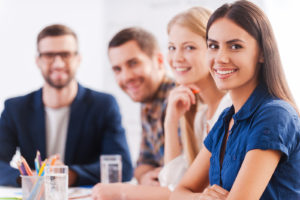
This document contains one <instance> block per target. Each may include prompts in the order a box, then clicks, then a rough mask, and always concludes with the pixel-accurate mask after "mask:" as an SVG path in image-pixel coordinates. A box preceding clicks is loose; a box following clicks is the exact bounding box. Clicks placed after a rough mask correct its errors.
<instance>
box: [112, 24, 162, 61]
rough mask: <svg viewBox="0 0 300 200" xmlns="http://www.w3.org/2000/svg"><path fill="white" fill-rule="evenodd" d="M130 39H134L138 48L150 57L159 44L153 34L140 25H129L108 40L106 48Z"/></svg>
mask: <svg viewBox="0 0 300 200" xmlns="http://www.w3.org/2000/svg"><path fill="white" fill-rule="evenodd" d="M132 40H133V41H136V42H137V44H138V46H139V48H140V49H141V50H142V51H143V52H144V53H145V54H146V55H148V56H149V57H150V58H152V57H153V55H154V53H155V52H156V51H158V50H159V45H158V42H157V40H156V38H155V37H154V35H153V34H151V33H150V32H148V31H146V30H144V29H142V28H140V27H130V28H126V29H123V30H121V31H119V32H118V33H117V34H116V35H115V36H114V37H113V38H112V39H111V40H110V42H109V44H108V49H109V48H112V47H118V46H121V45H123V44H124V43H126V42H129V41H132Z"/></svg>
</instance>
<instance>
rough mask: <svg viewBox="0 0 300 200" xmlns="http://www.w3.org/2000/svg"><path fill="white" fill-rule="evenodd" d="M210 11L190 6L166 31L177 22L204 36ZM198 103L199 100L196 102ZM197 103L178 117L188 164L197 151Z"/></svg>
mask: <svg viewBox="0 0 300 200" xmlns="http://www.w3.org/2000/svg"><path fill="white" fill-rule="evenodd" d="M210 14H211V12H210V11H209V10H207V9H205V8H202V7H192V8H190V9H188V10H186V11H184V12H181V13H179V14H177V15H176V16H175V17H173V18H172V19H171V21H170V22H169V23H168V27H167V32H168V34H169V33H170V30H171V29H172V27H173V26H174V25H175V24H177V25H180V26H183V27H186V28H188V29H189V30H190V31H192V32H194V33H196V34H198V35H200V36H202V37H203V38H205V35H206V24H207V21H208V19H209V17H210ZM197 103H199V102H197ZM197 107H198V105H197V104H195V105H192V106H191V107H190V109H189V110H188V111H187V112H186V113H185V114H184V117H182V118H181V119H180V128H181V138H182V143H183V149H184V153H185V155H186V156H187V159H188V162H189V164H191V163H192V162H193V160H194V159H195V158H196V156H197V154H198V152H199V144H198V141H197V140H196V136H195V130H194V121H195V116H196V113H197Z"/></svg>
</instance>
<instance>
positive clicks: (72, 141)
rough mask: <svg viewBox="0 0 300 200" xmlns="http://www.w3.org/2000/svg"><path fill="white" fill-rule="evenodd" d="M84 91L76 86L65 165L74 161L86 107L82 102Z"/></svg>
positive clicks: (79, 86)
mask: <svg viewBox="0 0 300 200" xmlns="http://www.w3.org/2000/svg"><path fill="white" fill-rule="evenodd" d="M85 93H86V89H85V88H84V87H82V86H81V85H80V84H78V92H77V95H76V98H75V99H74V101H73V103H72V104H71V111H70V120H69V125H68V133H67V141H66V149H65V164H72V163H74V161H75V155H76V150H79V149H78V144H79V141H80V138H81V135H82V134H83V133H82V124H83V123H84V118H85V116H86V115H85V112H86V111H87V105H86V103H85V102H84V97H85Z"/></svg>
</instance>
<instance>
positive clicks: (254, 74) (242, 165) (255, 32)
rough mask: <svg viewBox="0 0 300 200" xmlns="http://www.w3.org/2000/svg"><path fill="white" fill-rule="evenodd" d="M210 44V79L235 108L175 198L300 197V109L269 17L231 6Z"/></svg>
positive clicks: (219, 16) (214, 22)
mask: <svg viewBox="0 0 300 200" xmlns="http://www.w3.org/2000/svg"><path fill="white" fill-rule="evenodd" d="M206 40H207V46H208V53H207V58H208V63H209V67H210V71H211V74H212V76H213V78H214V80H215V82H216V85H217V86H218V88H219V89H224V90H228V91H229V94H230V96H231V98H232V102H233V106H232V107H230V108H228V109H225V110H224V111H223V113H222V114H221V116H220V117H219V119H218V121H217V122H216V124H215V126H214V127H213V129H212V130H211V132H210V133H209V134H208V136H207V138H206V139H205V141H204V145H205V148H203V150H202V151H201V152H200V153H199V154H198V156H197V158H196V160H195V161H194V163H193V164H192V166H191V167H190V168H189V170H188V171H187V173H186V174H185V176H184V177H183V179H182V180H181V182H180V184H179V186H178V187H177V189H176V190H175V192H174V193H173V194H172V195H171V199H172V200H176V199H185V200H187V199H193V200H196V199H197V200H200V199H238V200H240V199H243V200H247V199H251V200H252V199H266V200H267V199H300V170H299V169H300V118H299V111H298V109H297V106H296V104H295V102H294V100H293V98H292V95H291V93H290V90H289V88H288V86H287V82H286V79H285V77H284V73H283V69H282V66H281V61H280V57H279V52H278V48H277V45H276V41H275V38H274V35H273V31H272V28H271V25H270V23H269V21H268V19H267V17H266V16H265V14H264V13H263V12H262V11H261V10H260V9H259V8H258V7H257V6H256V5H254V4H253V3H250V2H248V1H237V2H235V3H233V4H225V5H223V6H222V7H220V8H219V9H217V10H216V11H215V12H214V13H213V15H212V16H211V17H210V19H209V21H208V24H207V37H206ZM209 184H210V185H211V186H209V187H207V186H208V185H209Z"/></svg>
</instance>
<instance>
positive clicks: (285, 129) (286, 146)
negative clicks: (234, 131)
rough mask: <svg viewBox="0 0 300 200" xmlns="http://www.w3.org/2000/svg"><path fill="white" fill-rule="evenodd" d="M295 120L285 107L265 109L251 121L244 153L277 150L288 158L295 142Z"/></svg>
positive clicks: (297, 128) (293, 115) (294, 116)
mask: <svg viewBox="0 0 300 200" xmlns="http://www.w3.org/2000/svg"><path fill="white" fill-rule="evenodd" d="M297 118H299V117H298V116H296V114H293V113H292V112H290V110H289V109H287V108H285V107H282V106H278V105H277V106H268V107H265V108H264V109H263V110H262V111H260V112H258V114H257V115H256V116H254V118H253V119H252V123H253V124H252V126H251V130H250V131H249V138H248V145H247V148H246V151H247V152H248V151H250V150H253V149H262V150H278V151H280V152H282V153H283V155H284V156H283V158H285V159H286V158H288V157H289V155H290V153H291V152H292V151H293V149H294V148H295V146H296V144H295V142H293V141H297V138H296V137H297V135H296V134H295V133H296V131H297V130H299V119H298V120H297ZM297 122H298V123H297ZM297 124H298V125H297ZM297 126H298V127H297Z"/></svg>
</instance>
